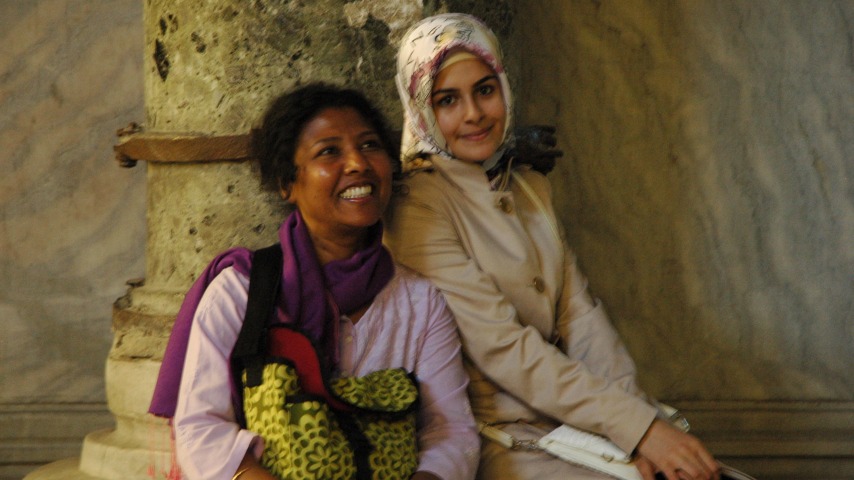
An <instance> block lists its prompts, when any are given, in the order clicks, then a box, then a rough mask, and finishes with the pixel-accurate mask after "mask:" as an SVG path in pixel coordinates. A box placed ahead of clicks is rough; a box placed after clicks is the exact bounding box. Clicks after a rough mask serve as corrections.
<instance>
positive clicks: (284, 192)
mask: <svg viewBox="0 0 854 480" xmlns="http://www.w3.org/2000/svg"><path fill="white" fill-rule="evenodd" d="M279 196H280V197H282V200H284V201H286V202H290V198H291V182H288V183H287V185H286V184H285V183H284V182H283V181H282V179H279Z"/></svg>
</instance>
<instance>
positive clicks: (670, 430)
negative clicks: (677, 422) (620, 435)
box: [638, 419, 720, 480]
mask: <svg viewBox="0 0 854 480" xmlns="http://www.w3.org/2000/svg"><path fill="white" fill-rule="evenodd" d="M638 453H639V454H640V455H642V457H643V458H641V459H640V460H641V461H643V460H648V461H649V462H651V463H652V465H653V466H654V467H655V470H656V471H659V472H661V473H663V474H664V476H665V477H666V478H667V480H695V479H696V480H711V479H714V480H718V479H719V478H720V475H719V473H718V471H719V467H718V464H717V462H715V459H714V457H712V454H710V453H709V452H708V450H706V447H704V446H703V444H702V442H700V440H698V439H697V438H696V437H694V436H693V435H688V434H687V433H684V432H682V431H680V430H678V429H676V428H675V427H673V426H671V425H670V424H668V423H667V422H665V421H664V420H661V419H655V420H654V421H653V422H652V425H650V426H649V429H647V431H646V433H645V434H644V436H643V438H642V439H641V441H640V443H639V444H638ZM642 467H643V469H641V468H642ZM646 467H647V466H646V465H645V464H644V463H643V462H642V463H641V464H640V465H639V466H638V469H639V470H641V474H642V475H643V476H644V479H645V480H646V479H647V478H649V477H647V475H648V474H649V471H648V469H647V468H646ZM644 470H647V471H644Z"/></svg>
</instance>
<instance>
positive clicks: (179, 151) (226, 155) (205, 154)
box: [113, 123, 251, 168]
mask: <svg viewBox="0 0 854 480" xmlns="http://www.w3.org/2000/svg"><path fill="white" fill-rule="evenodd" d="M116 135H117V136H118V137H119V143H118V144H117V145H115V146H113V150H114V151H115V154H116V161H118V162H119V165H120V166H122V167H125V168H130V167H134V166H136V163H137V162H138V161H140V160H142V161H146V162H164V163H188V162H225V161H245V160H248V159H249V158H250V156H251V154H250V151H251V149H250V138H251V134H249V133H245V134H242V135H199V134H191V133H188V134H179V133H154V132H152V133H148V132H145V131H144V129H143V128H142V127H141V126H139V125H138V124H136V123H131V124H130V125H128V126H127V127H125V128H122V129H120V130H118V131H117V132H116Z"/></svg>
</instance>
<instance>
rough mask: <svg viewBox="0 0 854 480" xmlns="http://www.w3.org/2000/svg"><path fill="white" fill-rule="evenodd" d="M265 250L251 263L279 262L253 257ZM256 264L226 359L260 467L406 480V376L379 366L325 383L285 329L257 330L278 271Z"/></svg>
mask: <svg viewBox="0 0 854 480" xmlns="http://www.w3.org/2000/svg"><path fill="white" fill-rule="evenodd" d="M274 247H275V249H276V250H278V253H279V255H280V254H281V250H280V249H279V247H278V245H275V246H274ZM272 249H273V247H268V249H262V250H258V251H257V252H256V253H255V255H256V258H255V259H253V265H279V266H281V257H280V256H279V260H278V261H276V259H275V258H273V259H264V257H263V256H262V257H259V254H262V252H265V250H272ZM267 253H268V254H275V253H276V252H269V251H268V252H267ZM259 259H260V260H259ZM265 268H266V269H267V270H270V268H271V267H263V268H253V270H252V273H251V276H250V281H249V300H248V304H247V311H246V318H245V319H244V323H243V327H242V329H241V331H240V335H239V336H238V340H237V344H236V345H235V348H234V352H233V353H232V371H233V372H235V374H236V377H237V378H236V379H235V380H237V382H236V383H237V384H238V385H239V388H240V390H241V393H242V397H243V400H242V406H243V415H244V419H245V425H246V428H248V429H249V430H251V431H253V432H256V433H258V434H259V435H260V436H261V437H262V438H263V439H264V442H265V449H264V455H263V457H262V459H261V461H262V464H263V465H264V466H265V467H266V468H267V469H269V470H270V472H272V473H273V474H274V475H275V476H277V477H278V478H280V479H282V480H292V479H293V480H296V479H300V480H302V479H306V480H308V479H318V480H320V479H322V480H349V479H357V480H363V479H365V480H367V479H390V480H394V479H408V478H409V477H410V476H412V474H413V473H415V471H416V469H417V467H418V445H417V440H416V431H415V416H416V411H417V407H418V398H419V397H418V385H417V382H416V380H415V378H414V376H413V375H411V374H409V373H407V372H406V371H405V370H403V369H386V370H379V371H376V372H373V373H371V374H368V375H366V376H364V377H345V378H336V379H328V378H326V376H325V375H324V374H323V373H324V370H323V369H322V368H321V365H320V360H319V358H318V356H317V351H316V350H315V348H314V345H312V343H311V340H310V339H309V338H308V337H306V336H305V335H303V334H302V333H301V332H299V331H297V330H296V329H294V328H292V327H290V326H285V325H274V326H271V327H267V326H266V322H267V319H268V318H269V315H270V312H271V311H272V309H273V308H272V305H274V301H275V292H277V291H278V283H277V282H276V281H275V279H278V274H276V273H273V274H270V273H266V274H265V273H263V272H262V271H263V270H264V269H265ZM265 275H266V276H265Z"/></svg>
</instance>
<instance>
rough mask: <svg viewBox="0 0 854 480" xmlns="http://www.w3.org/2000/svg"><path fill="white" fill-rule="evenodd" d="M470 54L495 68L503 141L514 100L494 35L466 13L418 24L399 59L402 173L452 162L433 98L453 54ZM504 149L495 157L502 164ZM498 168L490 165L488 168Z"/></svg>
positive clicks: (396, 78) (398, 82)
mask: <svg viewBox="0 0 854 480" xmlns="http://www.w3.org/2000/svg"><path fill="white" fill-rule="evenodd" d="M457 50H465V51H467V52H469V53H472V54H474V55H476V56H477V57H479V58H480V59H481V60H483V61H484V63H486V64H487V65H489V67H491V68H492V69H493V70H494V71H495V73H496V75H497V76H498V80H499V83H500V84H501V92H502V94H503V97H504V108H505V109H506V111H507V119H506V121H505V123H504V141H505V143H507V142H508V141H509V140H512V139H511V138H509V137H510V135H509V132H510V131H511V123H512V110H513V108H512V106H513V98H512V94H511V92H510V83H509V81H508V80H507V75H506V73H505V72H504V64H503V61H502V55H501V47H500V46H499V45H498V40H497V39H496V38H495V35H494V34H493V33H492V31H491V30H490V29H489V28H488V27H487V26H486V25H484V24H483V23H482V22H481V21H480V20H478V19H477V18H475V17H472V16H471V15H465V14H462V13H448V14H443V15H436V16H433V17H429V18H427V19H424V20H422V21H421V22H419V23H416V24H415V25H414V26H413V27H412V28H411V29H410V30H409V31H408V32H407V33H406V35H405V36H404V37H403V40H402V41H401V44H400V49H399V50H398V54H397V75H395V82H396V83H397V91H398V94H399V95H400V99H401V102H402V103H403V110H404V126H403V139H402V141H401V162H402V164H403V171H404V172H406V171H410V170H413V169H418V168H423V167H429V166H430V165H429V161H427V162H425V161H424V157H426V156H427V155H430V154H439V155H444V156H446V157H451V158H453V152H450V151H449V150H448V142H447V141H446V140H445V137H444V136H443V135H442V132H441V131H440V130H439V126H438V125H437V124H436V117H435V116H434V115H433V107H432V103H431V94H432V90H433V80H434V78H435V77H436V74H437V73H438V72H439V69H440V67H441V66H442V62H443V61H444V60H445V57H446V56H447V55H448V53H451V52H454V51H457ZM503 150H504V149H503V148H501V149H499V151H498V152H496V154H495V155H496V157H495V158H498V157H500V156H501V154H502V153H503ZM490 163H494V160H493V161H492V162H490V161H489V160H487V162H485V164H487V165H489V164H490Z"/></svg>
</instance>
